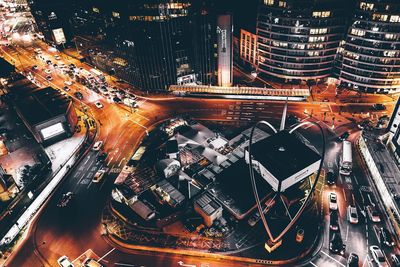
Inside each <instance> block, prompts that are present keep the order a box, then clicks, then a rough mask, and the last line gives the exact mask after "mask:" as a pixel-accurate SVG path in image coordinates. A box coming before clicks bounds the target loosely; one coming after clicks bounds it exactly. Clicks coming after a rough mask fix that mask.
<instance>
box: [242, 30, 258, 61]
mask: <svg viewBox="0 0 400 267" xmlns="http://www.w3.org/2000/svg"><path fill="white" fill-rule="evenodd" d="M239 47H240V52H239V53H240V59H241V60H243V61H244V62H246V63H248V64H250V65H251V66H254V67H256V66H257V65H258V53H257V35H256V34H254V33H251V32H249V31H246V30H245V29H240V46H239Z"/></svg>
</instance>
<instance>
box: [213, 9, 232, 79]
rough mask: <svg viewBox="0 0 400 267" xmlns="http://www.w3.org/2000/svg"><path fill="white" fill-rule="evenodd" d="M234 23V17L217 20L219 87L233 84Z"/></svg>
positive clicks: (219, 17)
mask: <svg viewBox="0 0 400 267" xmlns="http://www.w3.org/2000/svg"><path fill="white" fill-rule="evenodd" d="M232 39H233V22H232V15H230V14H225V15H219V16H218V18H217V45H218V50H217V53H218V86H232V84H233V46H232V41H233V40H232Z"/></svg>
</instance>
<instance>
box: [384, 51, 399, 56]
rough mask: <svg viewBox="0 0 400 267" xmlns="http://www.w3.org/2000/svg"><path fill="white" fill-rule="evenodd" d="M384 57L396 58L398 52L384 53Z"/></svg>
mask: <svg viewBox="0 0 400 267" xmlns="http://www.w3.org/2000/svg"><path fill="white" fill-rule="evenodd" d="M383 55H384V56H385V57H395V56H396V51H391V50H388V51H383Z"/></svg>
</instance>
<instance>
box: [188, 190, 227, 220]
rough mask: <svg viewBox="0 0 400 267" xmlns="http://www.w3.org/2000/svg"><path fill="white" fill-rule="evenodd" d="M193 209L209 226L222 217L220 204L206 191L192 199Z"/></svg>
mask: <svg viewBox="0 0 400 267" xmlns="http://www.w3.org/2000/svg"><path fill="white" fill-rule="evenodd" d="M194 210H195V211H196V212H197V213H198V214H200V216H201V217H203V220H204V224H205V225H206V226H208V227H211V226H212V224H213V223H214V221H215V220H217V219H219V218H221V217H222V206H221V205H219V204H218V203H217V202H216V201H214V200H213V199H212V198H211V197H210V196H209V195H208V194H207V193H205V194H203V195H201V196H200V197H198V198H197V199H196V200H195V201H194Z"/></svg>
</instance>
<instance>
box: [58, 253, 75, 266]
mask: <svg viewBox="0 0 400 267" xmlns="http://www.w3.org/2000/svg"><path fill="white" fill-rule="evenodd" d="M57 263H58V265H60V266H61V267H74V265H73V264H72V262H71V261H70V260H69V258H68V257H67V256H65V255H64V256H62V257H60V258H59V259H58V260H57Z"/></svg>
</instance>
